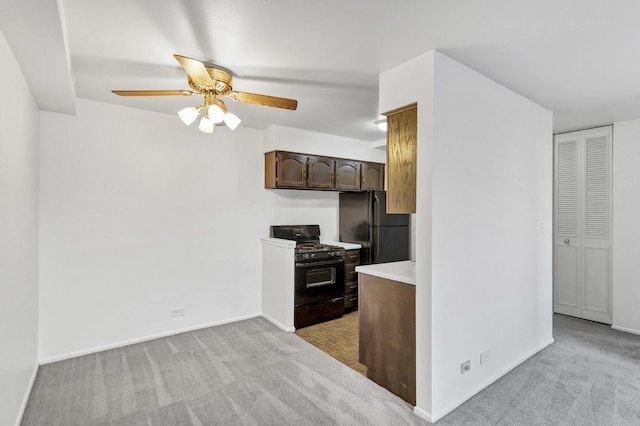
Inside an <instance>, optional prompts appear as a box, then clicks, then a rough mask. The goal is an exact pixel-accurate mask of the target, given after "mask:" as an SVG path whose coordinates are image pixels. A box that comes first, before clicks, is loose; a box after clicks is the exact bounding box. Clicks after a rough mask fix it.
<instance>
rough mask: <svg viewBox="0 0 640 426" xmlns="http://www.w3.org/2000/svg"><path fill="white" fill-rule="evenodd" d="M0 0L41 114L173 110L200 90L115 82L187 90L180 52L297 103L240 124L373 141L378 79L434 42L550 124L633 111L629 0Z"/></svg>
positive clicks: (638, 108)
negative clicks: (533, 106)
mask: <svg viewBox="0 0 640 426" xmlns="http://www.w3.org/2000/svg"><path fill="white" fill-rule="evenodd" d="M0 1H1V3H0V30H1V31H2V33H3V34H4V36H5V38H6V39H7V41H8V42H9V44H10V46H11V47H12V48H13V50H14V52H16V57H17V59H18V61H19V63H20V65H21V67H22V69H23V73H24V74H25V76H26V78H27V81H28V82H29V84H30V86H31V87H32V91H33V92H34V96H35V97H36V100H37V101H38V103H39V105H40V107H41V108H42V109H46V110H50V111H59V112H65V113H68V112H69V109H70V100H71V105H73V104H74V102H73V100H74V99H75V96H78V97H82V98H88V99H94V100H98V101H102V102H109V103H114V104H119V105H125V106H130V107H134V108H141V109H146V110H151V111H157V112H162V113H167V114H171V115H172V116H173V118H169V117H168V118H167V119H176V120H177V119H178V118H177V116H176V115H175V112H176V111H177V110H178V109H180V108H181V107H183V106H189V105H195V104H199V103H201V100H200V99H196V98H195V97H151V98H123V97H118V96H116V95H113V94H112V93H111V90H112V89H121V90H130V89H140V90H147V89H188V86H187V82H186V76H185V73H184V71H183V70H182V68H180V66H179V65H178V63H177V62H176V61H175V59H174V58H173V56H172V55H173V54H174V53H178V54H181V55H185V56H190V57H193V58H197V59H200V60H203V61H207V62H210V63H213V64H218V65H221V66H224V67H226V68H228V69H230V70H231V71H232V72H233V74H234V89H236V90H240V91H246V92H253V93H261V94H267V95H272V96H279V97H285V98H294V99H297V100H298V110H297V111H288V110H280V109H275V108H268V107H262V106H257V105H248V104H241V103H238V102H233V101H228V102H227V106H228V107H229V110H231V111H233V112H234V113H236V115H238V116H239V117H240V118H242V119H243V123H242V124H241V125H242V126H245V127H252V128H258V129H262V128H265V127H266V126H268V125H270V124H281V125H285V126H291V127H298V128H303V129H308V130H314V131H318V132H323V133H330V134H336V135H341V136H347V137H353V138H358V139H363V140H371V141H373V140H379V139H381V138H382V136H381V134H380V132H379V131H378V130H377V129H376V128H375V127H374V125H373V121H375V120H376V119H377V118H378V111H377V103H378V88H377V85H378V75H379V74H380V73H381V72H384V71H386V70H388V69H390V68H392V67H394V66H396V65H398V64H400V63H402V62H404V61H407V60H409V59H411V58H413V57H415V56H418V55H419V54H421V53H424V52H426V51H428V50H431V49H438V50H440V51H441V52H443V53H445V54H446V55H449V56H451V57H452V58H454V59H456V60H458V61H460V62H462V63H464V64H466V65H468V66H469V67H471V68H473V69H475V70H477V71H479V72H481V73H483V74H484V75H486V76H488V77H489V78H491V79H493V80H495V81H497V82H499V83H501V84H503V85H505V86H507V87H509V88H511V89H512V90H514V91H516V92H518V93H520V94H522V95H524V96H526V97H528V98H529V99H531V100H533V101H535V102H537V103H539V104H540V105H542V106H544V107H546V108H548V109H550V110H552V111H553V112H554V122H555V124H554V128H555V131H564V130H570V129H576V128H582V127H589V126H595V125H600V124H606V123H611V122H613V121H619V120H626V119H632V118H639V117H640V51H639V50H638V42H639V41H640V25H639V22H640V2H637V1H635V0H628V1H620V0H609V1H604V0H601V1H594V0H563V1H557V0H538V1H526V2H523V1H513V0H483V1H478V0H446V1H445V0H402V1H396V2H390V1H382V0H325V1H322V2H313V3H312V2H308V1H300V0H182V1H178V0H173V1H168V0H167V1H157V0H111V1H97V0H59V1H57V2H56V0H29V1H22V2H18V1H17V0H13V1H8V0H0ZM36 10H37V11H38V12H37V13H34V11H36ZM61 17H62V19H61ZM18 24H19V25H18ZM65 34H66V37H67V38H66V39H65ZM69 55H70V56H69ZM69 58H70V63H71V69H70V70H69V67H68V59H69ZM65 64H66V67H65ZM74 89H75V94H74ZM61 92H63V93H61ZM56 99H57V100H58V105H56V102H55V100H56ZM71 109H73V107H71ZM190 130H191V131H197V130H196V129H190Z"/></svg>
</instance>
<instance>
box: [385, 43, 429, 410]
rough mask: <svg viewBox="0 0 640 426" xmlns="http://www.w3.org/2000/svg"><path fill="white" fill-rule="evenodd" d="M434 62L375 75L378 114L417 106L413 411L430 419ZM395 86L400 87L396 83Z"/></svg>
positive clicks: (424, 61) (410, 64) (411, 63)
mask: <svg viewBox="0 0 640 426" xmlns="http://www.w3.org/2000/svg"><path fill="white" fill-rule="evenodd" d="M433 62H434V52H433V51H430V52H427V53H425V54H424V55H421V56H419V57H417V58H414V59H412V60H410V61H408V62H405V63H403V64H401V65H399V66H397V67H395V68H393V69H391V70H389V71H387V72H385V73H383V74H381V75H380V85H379V87H380V96H379V106H378V110H379V112H380V113H385V112H388V111H391V110H394V109H396V108H400V107H402V106H406V105H409V104H412V103H414V102H417V103H418V134H417V157H418V159H417V161H418V164H417V178H416V192H417V194H416V214H415V215H411V219H412V220H411V228H412V239H411V240H412V241H411V258H412V259H413V260H416V283H417V285H416V412H417V413H418V414H420V415H422V416H424V417H426V418H430V416H431V414H430V413H431V408H432V407H431V400H432V380H431V371H432V365H431V240H432V230H431V220H432V213H431V205H432V203H431V197H432V185H431V182H432V169H433V167H432V159H433V156H432V152H433ZM399 82H400V83H401V84H399Z"/></svg>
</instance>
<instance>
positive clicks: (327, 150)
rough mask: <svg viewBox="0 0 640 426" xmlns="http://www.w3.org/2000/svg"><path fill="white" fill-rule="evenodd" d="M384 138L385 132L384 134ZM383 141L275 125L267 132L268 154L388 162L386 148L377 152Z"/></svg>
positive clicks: (266, 145)
mask: <svg viewBox="0 0 640 426" xmlns="http://www.w3.org/2000/svg"><path fill="white" fill-rule="evenodd" d="M380 134H381V136H382V137H384V133H383V132H380ZM379 145H380V141H376V142H368V141H363V140H359V139H352V138H345V137H342V136H336V135H327V134H325V133H318V132H312V131H309V130H302V129H296V128H293V127H285V126H278V125H273V126H269V127H268V128H267V129H266V130H265V138H264V152H269V151H273V150H276V149H279V150H282V151H291V152H301V153H305V154H307V153H308V154H316V155H327V156H330V157H338V158H349V159H353V160H362V161H373V162H376V163H386V161H387V154H386V151H385V150H384V149H376V147H378V146H379Z"/></svg>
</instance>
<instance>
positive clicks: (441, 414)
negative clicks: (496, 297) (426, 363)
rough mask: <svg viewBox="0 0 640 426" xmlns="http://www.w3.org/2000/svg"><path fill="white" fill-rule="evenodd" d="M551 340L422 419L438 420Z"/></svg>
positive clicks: (551, 341) (548, 343) (433, 421)
mask: <svg viewBox="0 0 640 426" xmlns="http://www.w3.org/2000/svg"><path fill="white" fill-rule="evenodd" d="M553 342H555V340H554V339H553V338H551V339H550V340H548V341H547V342H546V343H544V344H543V345H541V346H539V347H538V348H536V349H534V350H533V351H531V352H530V353H529V354H527V355H525V356H523V357H520V358H519V359H518V360H517V361H516V362H514V363H512V364H511V365H509V366H508V367H507V368H505V369H504V370H502V371H501V372H499V373H498V374H495V375H493V376H492V377H490V378H489V379H487V380H485V381H484V382H483V383H482V384H481V385H479V386H477V387H476V388H474V389H473V390H471V391H470V392H469V393H467V394H466V395H465V396H464V397H462V398H460V399H459V400H458V401H456V402H454V403H453V404H450V405H449V407H447V408H446V409H444V410H442V411H440V412H438V413H437V414H435V415H434V414H431V415H430V417H431V420H430V419H429V418H427V417H424V419H425V420H428V421H430V422H432V423H435V422H437V421H438V420H440V419H441V418H443V417H444V416H446V415H447V414H449V413H450V412H452V411H453V410H455V409H456V408H458V407H459V406H460V405H462V404H464V403H465V402H466V401H468V400H469V399H471V397H473V396H474V395H476V394H477V393H479V392H480V391H482V390H483V389H485V388H486V387H487V386H489V385H490V384H492V383H493V382H495V381H496V380H498V379H499V378H501V377H502V376H504V375H505V374H507V373H508V372H509V371H511V370H513V369H514V368H516V367H517V366H519V365H520V364H522V363H523V362H525V361H526V360H528V359H529V358H531V357H532V356H534V355H535V354H537V353H538V352H540V351H541V350H543V349H544V348H546V347H547V346H549V345H551V344H553ZM421 411H422V410H421ZM416 414H417V413H416ZM424 414H425V415H429V413H426V412H424Z"/></svg>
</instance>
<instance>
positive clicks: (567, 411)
mask: <svg viewBox="0 0 640 426" xmlns="http://www.w3.org/2000/svg"><path fill="white" fill-rule="evenodd" d="M553 322H554V327H553V329H554V336H553V337H554V339H555V343H554V344H553V345H551V346H549V347H547V348H546V349H544V350H542V351H541V352H539V353H538V354H536V355H535V356H533V357H531V358H529V359H528V360H527V361H525V362H524V363H523V364H521V365H520V366H518V367H517V368H515V369H513V370H512V371H511V372H509V373H508V374H506V375H505V376H504V377H502V378H501V379H500V380H498V381H496V382H495V383H493V384H492V385H491V386H489V387H487V388H486V389H484V390H483V391H482V392H480V393H479V394H477V395H476V396H474V397H473V398H471V399H470V400H469V401H467V402H466V403H464V404H463V405H461V406H460V407H458V408H457V409H456V410H454V411H453V412H452V413H450V414H449V415H448V416H446V417H444V418H443V419H442V420H441V421H439V422H437V424H438V425H456V426H457V425H477V426H482V425H580V426H583V425H584V426H586V425H607V426H608V425H629V426H631V425H633V426H638V425H640V336H636V335H633V334H628V333H623V332H620V331H616V330H613V329H611V327H609V326H608V325H604V324H598V323H594V322H590V321H584V320H580V319H577V318H572V317H567V316H563V315H554V320H553Z"/></svg>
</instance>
